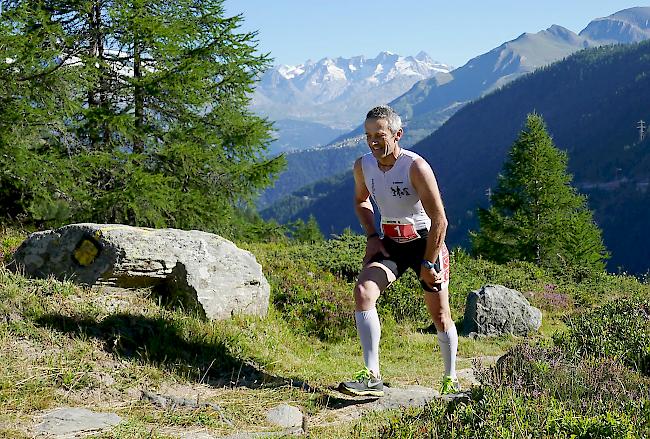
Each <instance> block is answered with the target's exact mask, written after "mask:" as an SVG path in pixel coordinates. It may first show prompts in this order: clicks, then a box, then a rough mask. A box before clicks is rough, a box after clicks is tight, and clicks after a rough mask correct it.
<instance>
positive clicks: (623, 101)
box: [263, 8, 650, 272]
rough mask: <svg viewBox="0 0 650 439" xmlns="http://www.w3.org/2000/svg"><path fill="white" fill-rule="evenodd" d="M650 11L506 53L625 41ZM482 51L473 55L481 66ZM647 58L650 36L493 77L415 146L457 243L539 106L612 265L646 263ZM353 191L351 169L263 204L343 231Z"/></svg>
mask: <svg viewBox="0 0 650 439" xmlns="http://www.w3.org/2000/svg"><path fill="white" fill-rule="evenodd" d="M649 12H650V8H633V9H630V10H625V11H621V12H619V13H617V14H614V15H613V16H611V17H607V18H606V19H599V20H594V21H593V22H592V23H590V25H589V26H587V28H585V30H583V32H581V34H580V35H576V34H569V33H566V32H564V31H563V30H562V29H561V28H559V26H553V27H551V28H549V29H548V30H547V31H543V33H538V34H533V35H532V36H531V35H529V34H523V35H522V36H520V37H519V38H518V39H516V40H514V41H513V42H509V43H513V44H509V43H506V44H504V45H503V46H501V48H502V49H504V50H505V51H504V50H501V51H500V53H502V54H503V53H506V54H507V49H508V48H510V49H512V48H513V47H516V46H517V45H516V44H514V42H518V43H522V42H524V41H529V42H530V41H537V42H539V41H540V40H541V41H546V42H548V41H549V39H555V38H559V39H558V40H556V41H560V40H569V41H571V40H572V41H580V42H582V43H581V44H584V42H585V41H590V42H589V43H588V45H594V46H596V45H598V44H594V43H593V42H594V41H595V40H596V38H603V41H604V39H607V40H608V41H610V42H611V41H615V42H621V43H629V42H631V41H632V42H633V41H635V40H638V39H646V38H648V36H649V35H648V29H647V26H648V25H647V23H649V21H648V18H650V13H649ZM635 23H636V24H635ZM639 23H640V24H641V25H643V26H645V27H643V26H639V25H638V24H639ZM615 31H618V33H616V32H615ZM540 34H541V35H540ZM534 36H539V37H540V38H535V37H534ZM492 52H495V51H491V52H489V53H488V54H485V55H489V56H490V57H491V58H492V59H493V60H494V61H495V62H498V63H499V64H498V65H500V66H502V67H504V69H503V70H502V71H503V72H508V71H510V70H508V68H506V66H508V65H510V66H512V65H515V64H518V65H519V66H521V65H525V64H526V63H525V61H526V59H527V58H525V57H513V56H510V57H509V58H508V57H500V56H494V55H496V53H492ZM518 53H519V55H521V54H522V52H521V51H518ZM477 58H480V57H477ZM477 58H475V59H474V61H470V62H469V63H468V65H474V66H479V65H480V63H478V61H479V60H478V59H477ZM506 59H509V60H510V61H509V62H506V61H505V60H506ZM649 59H650V44H648V43H643V44H637V45H631V46H629V47H624V46H620V47H613V48H612V47H604V48H600V49H599V48H593V49H589V50H585V51H581V52H580V53H578V54H576V55H572V56H570V57H568V58H566V59H565V60H563V61H561V62H557V63H555V64H553V65H551V66H548V67H544V68H543V69H538V70H537V71H535V72H534V73H530V74H528V75H525V76H524V77H521V78H519V79H518V80H516V81H514V82H510V83H509V84H508V85H507V86H501V87H493V91H492V92H491V93H489V94H487V95H486V96H484V97H483V98H481V99H478V98H477V99H475V100H474V101H473V102H472V103H469V104H465V105H464V106H463V108H462V110H460V111H458V112H456V113H455V114H454V115H453V116H452V117H451V118H450V119H449V120H448V121H447V122H446V123H445V124H444V125H443V126H442V127H441V128H440V129H438V130H437V131H435V132H434V133H433V134H431V135H430V136H429V137H427V138H426V139H424V140H423V141H421V142H419V143H417V144H416V145H414V146H413V147H412V149H413V150H415V151H416V152H419V153H420V154H422V155H423V156H425V158H427V160H428V161H429V162H430V163H431V164H432V166H433V168H434V170H435V172H436V175H437V177H438V180H439V184H440V187H441V190H442V193H443V197H444V199H445V203H446V207H447V213H448V217H449V220H450V228H449V232H448V238H449V244H450V245H452V246H453V245H462V244H466V243H467V231H468V230H469V229H472V228H475V227H476V226H477V224H476V218H475V211H476V208H477V207H479V206H485V205H486V204H487V202H488V198H487V196H486V191H488V189H489V188H490V187H494V184H495V181H496V176H497V174H498V172H499V170H500V167H501V165H502V163H503V160H504V158H505V155H506V153H507V151H508V149H509V147H510V145H511V144H512V141H513V140H514V138H515V137H516V135H517V132H518V130H520V129H521V128H522V124H523V121H524V120H525V116H526V114H527V113H529V112H531V111H537V112H539V113H540V114H542V116H543V117H544V118H545V120H546V121H547V124H548V127H549V131H550V132H551V134H552V136H553V138H554V139H555V141H556V144H557V145H558V146H559V147H560V148H562V149H565V150H566V151H567V152H568V154H569V159H570V161H569V166H570V171H571V172H572V173H574V175H575V178H576V180H575V184H576V185H577V187H578V188H579V189H580V190H581V191H582V192H583V193H588V194H589V195H590V206H591V207H592V208H593V209H594V210H595V217H596V220H597V222H598V224H599V225H600V226H601V227H602V228H603V230H604V237H605V241H606V244H607V246H608V247H609V248H610V250H611V251H612V253H613V257H612V260H611V263H610V266H609V267H610V269H615V268H616V267H624V268H625V269H627V270H630V271H634V272H642V271H643V270H647V269H648V261H649V260H650V254H649V251H648V249H649V248H650V235H648V234H647V233H644V230H645V227H644V226H643V223H644V222H645V223H647V221H649V220H650V217H648V216H649V215H650V214H649V210H648V209H647V205H648V201H650V199H649V198H648V197H649V196H650V192H648V190H647V186H648V179H650V162H649V160H650V147H649V145H648V141H647V140H644V141H639V140H638V139H636V138H635V136H637V132H636V129H635V128H636V124H637V122H638V121H639V120H641V119H645V120H648V118H650V107H648V108H646V107H647V106H646V104H645V102H644V97H645V96H648V95H650V79H648V75H647V73H646V72H648V71H650V65H648V60H649ZM472 63H473V64H472ZM495 65H496V64H495ZM466 66H467V65H466ZM466 66H464V67H466ZM454 73H455V72H452V74H454ZM519 76H522V75H521V74H520V75H519ZM492 78H493V80H491V81H490V80H489V79H486V80H485V85H486V86H489V84H490V82H491V83H492V84H495V83H496V82H497V81H498V79H494V78H496V77H494V76H493V77H492ZM456 80H457V77H456V76H455V79H454V81H456ZM418 86H420V84H418V85H417V86H416V87H414V89H415V88H417V87H418ZM414 89H413V90H414ZM413 90H411V91H413ZM430 90H434V89H433V88H432V89H430ZM433 93H434V94H435V93H439V92H436V91H434V92H433ZM429 94H431V93H429ZM400 99H403V97H402V98H400ZM427 99H428V98H427V97H425V98H423V99H420V100H419V102H417V103H416V105H413V106H412V107H411V108H413V110H414V111H413V115H412V116H411V118H410V120H414V119H416V118H417V116H418V115H419V114H420V112H421V111H422V110H424V109H426V108H427V107H426V106H418V105H417V104H419V103H423V102H426V101H427ZM398 100H399V99H398ZM409 126H410V125H408V126H407V132H408V129H409ZM342 194H348V196H342ZM351 194H352V178H351V175H350V174H349V173H348V174H344V175H340V176H339V177H337V178H334V179H331V180H330V182H328V184H323V183H318V184H314V185H311V186H310V187H306V188H304V189H302V190H300V191H297V192H296V193H295V195H294V196H292V197H289V198H285V199H283V200H282V203H276V205H275V207H273V208H271V209H268V210H267V211H265V212H263V214H264V216H265V217H271V216H272V217H275V218H277V219H280V220H291V219H295V218H307V216H308V215H310V214H313V215H314V216H315V217H316V219H317V220H318V222H319V225H320V226H321V228H322V230H323V231H324V232H326V233H331V232H337V233H338V232H340V231H341V230H342V229H343V228H345V227H352V228H353V229H356V230H359V227H358V225H357V223H358V221H357V220H356V218H355V217H354V213H353V211H352V209H351V206H350V203H351V201H350V199H351ZM280 206H283V208H281V207H280Z"/></svg>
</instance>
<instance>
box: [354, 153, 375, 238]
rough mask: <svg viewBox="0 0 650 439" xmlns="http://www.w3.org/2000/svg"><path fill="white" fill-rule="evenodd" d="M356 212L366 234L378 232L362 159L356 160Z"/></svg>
mask: <svg viewBox="0 0 650 439" xmlns="http://www.w3.org/2000/svg"><path fill="white" fill-rule="evenodd" d="M354 212H355V213H356V214H357V218H359V222H360V223H361V227H363V230H365V232H366V236H369V235H372V234H374V233H377V229H376V228H375V212H374V210H373V208H372V203H371V202H370V192H368V188H367V187H366V182H365V180H364V178H363V169H362V168H361V159H357V161H356V162H354Z"/></svg>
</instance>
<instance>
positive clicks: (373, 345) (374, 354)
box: [354, 308, 381, 378]
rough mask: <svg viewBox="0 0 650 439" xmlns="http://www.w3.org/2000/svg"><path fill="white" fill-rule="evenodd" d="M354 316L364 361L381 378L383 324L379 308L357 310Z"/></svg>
mask: <svg viewBox="0 0 650 439" xmlns="http://www.w3.org/2000/svg"><path fill="white" fill-rule="evenodd" d="M354 318H355V320H356V322H357V332H358V333H359V339H360V340H361V348H362V349H363V362H364V363H365V364H366V367H367V368H368V369H370V370H371V371H372V373H373V374H374V375H375V376H376V377H377V378H379V376H380V374H379V339H380V338H381V325H380V323H379V315H378V314H377V308H373V309H369V310H368V311H355V312H354Z"/></svg>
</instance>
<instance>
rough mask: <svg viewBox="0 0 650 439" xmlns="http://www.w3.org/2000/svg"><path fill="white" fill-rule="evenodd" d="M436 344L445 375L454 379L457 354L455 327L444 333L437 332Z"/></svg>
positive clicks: (452, 326)
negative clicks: (443, 364) (438, 346)
mask: <svg viewBox="0 0 650 439" xmlns="http://www.w3.org/2000/svg"><path fill="white" fill-rule="evenodd" d="M438 344H439V345H440V353H441V354H442V361H444V363H445V375H448V376H451V377H454V378H455V377H456V353H457V352H458V333H457V332H456V325H453V324H452V325H451V327H450V328H449V329H448V330H447V331H445V332H442V331H438Z"/></svg>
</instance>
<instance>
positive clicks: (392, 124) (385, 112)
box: [366, 105, 402, 133]
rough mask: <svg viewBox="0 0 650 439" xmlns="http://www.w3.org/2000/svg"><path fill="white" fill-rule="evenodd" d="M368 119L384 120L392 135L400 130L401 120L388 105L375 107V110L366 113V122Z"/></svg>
mask: <svg viewBox="0 0 650 439" xmlns="http://www.w3.org/2000/svg"><path fill="white" fill-rule="evenodd" d="M368 119H386V121H387V122H388V128H389V129H390V130H391V132H393V133H396V132H397V131H399V129H400V128H402V118H401V117H399V114H397V113H396V112H395V110H393V109H392V108H390V107H389V106H388V105H377V106H376V107H375V108H373V109H372V110H370V111H368V114H366V120H368Z"/></svg>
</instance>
